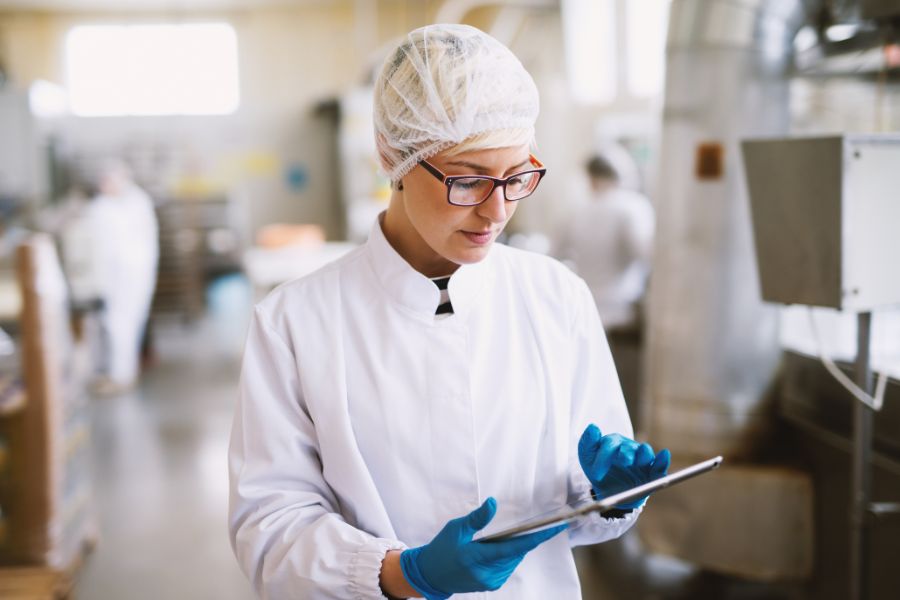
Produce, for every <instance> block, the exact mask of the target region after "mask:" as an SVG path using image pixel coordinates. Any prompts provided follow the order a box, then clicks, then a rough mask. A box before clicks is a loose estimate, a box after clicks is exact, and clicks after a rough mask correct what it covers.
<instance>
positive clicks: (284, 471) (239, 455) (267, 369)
mask: <svg viewBox="0 0 900 600" xmlns="http://www.w3.org/2000/svg"><path fill="white" fill-rule="evenodd" d="M300 390H301V386H300V374H299V373H298V368H297V363H296V361H295V359H294V355H293V352H292V351H291V350H290V348H289V346H288V345H287V344H286V343H285V341H284V340H283V339H282V338H281V336H279V335H278V333H277V332H276V331H274V330H273V328H272V327H270V326H269V325H268V324H267V323H266V322H265V316H264V315H263V314H261V313H260V310H259V309H257V311H256V314H255V315H254V318H253V321H252V323H251V326H250V332H249V335H248V339H247V345H246V348H245V351H244V361H243V367H242V372H241V383H240V396H239V400H238V404H237V408H236V411H235V416H234V425H233V429H232V435H231V445H230V449H229V461H228V462H229V477H230V499H229V533H230V537H231V543H232V548H233V549H234V552H235V556H236V557H237V559H238V562H239V563H240V566H241V568H242V569H243V571H244V573H245V574H246V575H247V577H248V578H249V579H250V581H251V583H252V584H253V588H254V589H255V591H256V593H257V595H258V596H259V597H261V598H265V599H273V600H275V599H277V600H289V599H301V598H302V599H314V600H318V599H325V598H352V599H368V598H384V595H383V594H382V592H381V589H380V586H379V574H380V572H381V562H382V560H383V559H384V555H385V553H386V552H387V551H388V550H391V549H403V548H404V546H403V545H402V544H401V543H399V542H397V541H395V540H390V539H381V538H376V537H374V536H372V535H369V534H368V533H365V532H363V531H361V530H359V529H356V528H355V527H352V526H351V525H349V524H348V523H347V522H346V521H345V520H344V519H343V518H342V517H341V516H340V515H339V514H338V513H337V511H336V507H337V506H338V501H337V499H336V497H335V495H334V493H333V491H332V490H331V489H330V487H329V486H328V484H327V482H326V481H325V479H324V477H323V475H322V466H321V462H320V458H319V451H318V448H319V446H318V439H317V434H316V430H315V427H314V425H313V422H312V420H311V419H310V416H309V412H308V411H307V408H306V403H305V401H304V399H303V398H302V395H301V392H300Z"/></svg>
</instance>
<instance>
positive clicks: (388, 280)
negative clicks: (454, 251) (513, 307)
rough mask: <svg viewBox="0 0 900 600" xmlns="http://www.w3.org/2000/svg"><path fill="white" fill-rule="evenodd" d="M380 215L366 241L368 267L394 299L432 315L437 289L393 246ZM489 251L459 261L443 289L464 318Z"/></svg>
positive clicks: (485, 275) (487, 266) (485, 271)
mask: <svg viewBox="0 0 900 600" xmlns="http://www.w3.org/2000/svg"><path fill="white" fill-rule="evenodd" d="M383 218H384V213H381V214H380V215H378V218H377V219H376V220H375V223H374V224H373V225H372V230H371V232H370V233H369V240H368V242H367V243H366V246H367V249H368V256H369V262H370V264H371V266H372V270H373V271H375V275H376V277H377V278H378V280H379V281H380V282H381V284H382V287H383V288H384V290H385V292H386V293H387V294H388V296H390V297H391V298H392V299H393V300H394V301H396V302H398V303H399V304H401V305H403V306H404V307H406V308H407V309H409V310H412V311H413V312H415V313H417V314H419V315H421V316H423V317H426V318H428V319H434V316H435V311H437V307H438V304H440V301H441V293H440V290H438V287H437V286H436V285H435V284H434V282H433V281H431V280H430V279H429V278H427V277H425V276H424V275H423V274H422V273H419V272H418V271H416V270H415V269H414V268H413V267H412V266H411V265H410V264H409V263H408V262H406V259H404V258H403V257H402V256H400V255H399V254H398V253H397V251H396V250H394V247H393V246H391V244H390V242H388V241H387V238H385V237H384V232H383V231H382V230H381V220H382V219H383ZM493 254H494V252H493V251H491V252H489V253H488V255H487V256H486V257H485V259H484V260H482V261H480V262H477V263H474V264H471V265H460V267H459V268H458V269H457V270H456V272H455V273H453V275H452V276H451V277H450V284H449V285H448V287H447V291H448V293H449V295H450V302H451V304H453V315H454V316H455V317H457V318H462V319H464V318H465V317H466V316H468V314H469V312H470V311H471V310H472V308H473V307H474V306H475V304H476V302H477V300H478V296H479V295H480V293H481V291H482V290H483V289H484V287H485V284H486V283H487V281H488V279H489V274H490V272H491V264H492V262H493V261H492V256H493Z"/></svg>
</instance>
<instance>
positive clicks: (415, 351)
mask: <svg viewBox="0 0 900 600" xmlns="http://www.w3.org/2000/svg"><path fill="white" fill-rule="evenodd" d="M449 291H450V299H451V302H452V303H453V308H454V311H455V314H453V315H452V316H450V317H449V318H446V319H435V315H434V313H435V309H436V307H437V305H438V302H439V298H440V293H439V291H438V289H437V287H436V286H435V285H434V283H432V282H431V281H429V280H428V279H427V278H426V277H424V276H423V275H421V274H420V273H418V272H417V271H415V270H413V268H412V267H410V265H409V264H408V263H406V261H404V260H403V258H401V257H400V255H398V254H397V253H396V252H395V251H394V250H393V248H392V247H391V246H390V244H389V243H388V242H387V241H386V239H385V238H384V235H383V234H382V232H381V228H380V226H379V225H378V223H376V224H375V226H374V227H373V229H372V233H371V235H370V237H369V240H368V242H367V243H366V244H365V245H363V246H362V247H360V248H358V249H357V250H355V251H353V252H351V253H350V254H348V255H346V256H345V257H343V258H342V259H340V260H338V261H336V262H334V263H332V264H330V265H328V266H326V267H325V268H323V269H322V270H320V271H317V272H316V273H313V274H312V275H309V276H306V277H303V278H301V279H299V280H296V281H293V282H291V283H287V284H285V285H282V286H281V287H279V288H277V289H276V290H275V291H274V292H272V293H271V294H270V295H269V296H268V297H267V298H266V299H265V300H264V301H263V302H261V303H260V304H259V305H258V306H257V307H256V309H255V314H254V318H253V321H252V324H251V329H250V333H249V337H248V340H247V346H246V350H245V355H244V364H243V371H242V377H241V387H240V399H239V401H238V405H237V409H236V413H235V420H234V428H233V432H232V438H231V447H230V453H229V470H230V478H231V496H230V517H229V527H230V533H231V539H232V544H233V547H234V550H235V554H236V556H237V558H238V561H239V562H240V564H241V567H242V568H243V570H244V572H245V573H246V574H247V575H248V577H249V578H250V579H251V581H252V583H253V586H254V588H255V589H256V591H257V593H258V594H259V595H260V596H261V597H263V598H269V599H273V600H275V599H277V600H288V599H294V598H296V599H300V598H303V599H322V598H341V599H346V598H354V599H357V598H358V599H368V598H382V597H383V596H382V594H381V592H380V588H379V584H378V575H379V571H380V568H381V561H382V559H383V558H384V555H385V552H386V551H387V550H389V549H403V548H405V547H413V546H418V545H421V544H425V543H427V542H428V541H429V540H430V539H431V538H432V537H433V536H434V535H435V534H436V533H437V532H438V531H439V530H440V529H441V527H442V526H443V525H444V524H445V523H446V522H447V521H448V520H449V519H451V518H454V517H458V516H462V515H464V514H466V513H468V512H469V511H471V510H473V509H474V508H476V507H477V506H478V505H479V504H480V503H481V502H482V501H483V500H484V499H485V498H487V497H488V496H494V497H495V498H496V499H497V501H498V504H499V513H498V515H497V517H496V518H495V522H494V523H492V524H491V525H492V527H491V529H492V530H496V528H498V527H499V526H501V525H504V524H509V523H512V522H515V521H520V520H523V519H525V518H528V517H530V516H533V515H535V514H538V513H541V512H543V511H546V510H548V509H551V508H555V507H559V506H562V505H564V504H566V503H573V502H575V501H576V500H579V499H584V498H585V497H588V496H589V494H590V484H589V483H588V481H587V479H586V478H585V476H584V474H583V473H582V471H581V468H580V466H579V463H578V458H577V441H578V439H579V437H580V435H581V433H582V431H583V430H584V428H585V426H586V425H587V424H588V423H590V422H594V423H597V424H598V425H599V427H600V428H601V430H602V431H603V432H604V433H611V432H619V433H621V434H623V435H627V436H629V437H630V436H632V429H631V423H630V421H629V418H628V413H627V409H626V407H625V403H624V400H623V397H622V392H621V388H620V386H619V382H618V379H617V376H616V371H615V367H614V365H613V361H612V358H611V356H610V352H609V348H608V346H607V343H606V339H605V336H604V334H603V330H602V327H601V325H600V320H599V318H598V316H597V311H596V308H595V307H594V303H593V300H592V299H591V296H590V293H589V292H588V289H587V287H586V286H585V284H584V283H583V282H582V281H581V280H580V279H578V278H577V277H576V276H574V275H573V274H572V273H571V272H570V271H569V270H568V269H566V268H565V267H563V266H562V265H560V264H559V263H557V262H556V261H555V260H553V259H550V258H547V257H544V256H540V255H536V254H531V253H528V252H524V251H521V250H516V249H512V248H508V247H506V246H501V245H496V246H495V247H494V248H493V249H492V250H491V252H490V253H489V255H488V257H487V258H486V259H484V260H483V261H482V262H480V263H477V264H473V265H464V266H461V267H460V268H459V270H457V272H456V273H455V274H454V275H453V276H452V278H451V280H450V285H449ZM638 512H639V511H638ZM637 514H638V513H637V512H635V513H632V514H630V515H628V516H627V517H625V518H622V519H604V518H602V517H600V516H594V517H592V518H590V519H588V520H586V521H585V522H583V523H581V524H580V525H579V526H578V527H575V528H572V529H571V530H569V531H568V532H566V533H564V534H562V535H560V536H557V537H556V538H554V539H552V540H550V541H549V542H547V543H545V544H544V545H542V546H540V547H539V548H537V549H536V550H534V551H533V552H532V553H531V554H529V555H528V556H526V558H525V560H524V561H523V562H522V563H521V564H520V566H519V567H518V569H517V570H516V571H515V573H514V574H513V576H512V577H511V578H510V579H509V581H508V582H507V583H506V585H505V586H504V587H503V588H501V590H500V591H498V592H495V593H493V594H491V596H490V597H491V598H495V597H496V598H516V599H520V600H521V599H526V600H527V599H529V598H535V599H537V598H572V599H575V598H580V597H581V591H580V586H579V582H578V577H577V573H576V571H575V564H574V561H573V558H572V553H571V550H570V546H574V545H578V544H591V543H597V542H601V541H605V540H608V539H611V538H615V537H617V536H619V535H621V534H622V533H624V532H625V531H626V530H627V529H628V528H629V527H630V526H631V525H632V524H633V523H634V521H635V519H636V518H637ZM463 596H464V597H467V598H468V597H471V598H486V597H487V594H471V595H461V597H463Z"/></svg>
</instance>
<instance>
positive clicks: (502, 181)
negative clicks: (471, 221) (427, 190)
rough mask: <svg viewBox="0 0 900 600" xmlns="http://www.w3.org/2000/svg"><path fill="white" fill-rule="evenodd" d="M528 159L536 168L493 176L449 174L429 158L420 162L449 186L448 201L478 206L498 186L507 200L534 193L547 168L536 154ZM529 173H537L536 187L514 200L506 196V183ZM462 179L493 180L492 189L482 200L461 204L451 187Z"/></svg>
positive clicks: (525, 196)
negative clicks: (455, 199) (453, 195)
mask: <svg viewBox="0 0 900 600" xmlns="http://www.w3.org/2000/svg"><path fill="white" fill-rule="evenodd" d="M528 160H529V161H531V164H532V165H534V166H535V167H537V168H536V169H528V170H527V171H519V172H518V173H513V174H512V175H510V176H509V177H503V178H500V177H491V176H490V175H447V174H445V173H443V172H441V170H440V169H438V168H437V167H435V166H434V165H433V164H431V163H430V162H428V161H427V160H420V161H419V164H420V165H422V168H423V169H425V170H426V171H428V172H429V173H431V174H432V175H433V176H434V178H435V179H437V180H439V181H440V182H441V183H443V184H444V185H445V186H447V202H449V203H450V204H452V205H453V206H478V205H479V204H484V202H485V201H486V200H487V199H488V198H490V197H491V194H493V193H494V190H496V189H497V186H500V187H502V188H503V199H504V200H505V201H506V202H518V201H519V200H522V199H524V198H527V197H528V196H530V195H532V194H533V193H534V190H536V189H537V188H538V185H540V183H541V179H543V178H544V175H546V174H547V168H546V167H545V166H544V164H543V163H542V162H541V161H539V160H538V159H537V158H536V157H535V156H534V154H529V155H528ZM528 173H537V174H538V180H537V183H535V184H534V188H533V189H532V190H531V191H530V192H528V193H527V194H526V195H524V196H522V197H521V198H515V199H514V200H510V199H509V198H507V197H506V184H507V183H509V180H510V179H515V178H516V177H521V176H522V175H527V174H528ZM460 179H486V180H488V181H490V182H491V184H492V185H491V190H490V191H489V192H488V193H487V194H485V196H484V198H482V199H481V202H476V203H475V204H460V203H459V202H454V201H453V200H451V199H450V188H451V187H452V186H453V182H455V181H459V180H460Z"/></svg>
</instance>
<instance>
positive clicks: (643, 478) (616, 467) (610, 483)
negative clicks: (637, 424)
mask: <svg viewBox="0 0 900 600" xmlns="http://www.w3.org/2000/svg"><path fill="white" fill-rule="evenodd" d="M671 459H672V457H671V455H670V454H669V451H668V450H667V449H663V450H660V451H659V454H657V455H655V456H654V455H653V448H652V447H651V446H650V444H639V443H637V442H635V441H634V440H631V439H628V438H627V437H625V436H623V435H619V434H618V433H611V434H609V435H602V434H601V433H600V429H599V428H598V427H597V426H596V425H594V424H593V423H592V424H590V425H588V426H587V428H586V429H585V430H584V433H582V434H581V439H580V440H579V441H578V461H579V462H580V463H581V468H582V470H584V474H585V475H587V478H588V479H589V480H590V482H591V485H592V486H594V493H596V494H597V497H598V498H606V497H607V496H612V495H613V494H617V493H619V492H624V491H625V490H627V489H630V488H633V487H635V486H638V485H641V484H644V483H648V482H650V481H653V480H654V479H659V478H660V477H662V476H663V475H665V474H666V473H667V472H668V470H669V462H670V461H671ZM646 501H647V497H646V496H645V497H643V498H640V499H638V500H634V501H632V502H626V503H624V504H620V505H617V506H616V508H620V509H626V510H628V509H634V508H638V507H640V506H641V505H643V504H644V502H646Z"/></svg>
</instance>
